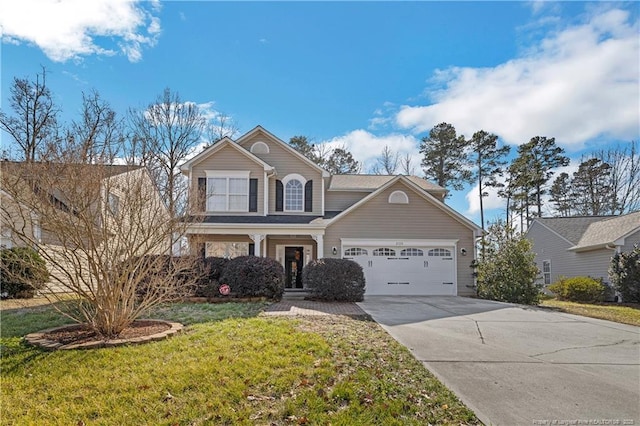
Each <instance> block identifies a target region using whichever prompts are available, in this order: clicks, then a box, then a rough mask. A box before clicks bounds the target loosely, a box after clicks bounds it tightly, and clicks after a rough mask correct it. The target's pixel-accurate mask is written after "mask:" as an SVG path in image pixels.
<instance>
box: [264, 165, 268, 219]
mask: <svg viewBox="0 0 640 426" xmlns="http://www.w3.org/2000/svg"><path fill="white" fill-rule="evenodd" d="M263 182H264V183H263V185H262V208H263V211H262V216H266V215H268V214H269V176H268V175H267V172H264V180H263Z"/></svg>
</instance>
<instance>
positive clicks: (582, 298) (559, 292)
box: [549, 277, 605, 303]
mask: <svg viewBox="0 0 640 426" xmlns="http://www.w3.org/2000/svg"><path fill="white" fill-rule="evenodd" d="M549 290H551V291H552V292H554V293H555V294H556V297H557V298H558V299H560V300H568V301H570V302H584V303H594V302H601V301H602V300H603V297H604V292H605V287H604V285H603V284H602V283H601V282H600V281H598V280H595V279H593V278H591V277H572V278H562V279H560V280H558V281H556V282H555V283H553V284H551V285H550V286H549Z"/></svg>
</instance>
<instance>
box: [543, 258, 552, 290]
mask: <svg viewBox="0 0 640 426" xmlns="http://www.w3.org/2000/svg"><path fill="white" fill-rule="evenodd" d="M545 263H548V264H549V272H548V274H549V282H546V280H545V274H547V272H545V271H544V264H545ZM541 272H542V283H543V284H544V285H549V284H551V276H552V274H551V259H543V260H542V271H541Z"/></svg>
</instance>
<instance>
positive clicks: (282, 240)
mask: <svg viewBox="0 0 640 426" xmlns="http://www.w3.org/2000/svg"><path fill="white" fill-rule="evenodd" d="M279 245H286V246H293V247H298V246H312V247H313V250H312V253H311V258H312V259H315V258H317V253H318V251H317V247H316V242H315V241H314V240H313V239H312V238H311V237H306V236H300V237H299V238H291V237H276V236H273V237H267V254H266V256H268V257H272V258H274V259H275V258H276V246H279Z"/></svg>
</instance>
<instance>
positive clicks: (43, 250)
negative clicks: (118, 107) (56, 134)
mask: <svg viewBox="0 0 640 426" xmlns="http://www.w3.org/2000/svg"><path fill="white" fill-rule="evenodd" d="M71 154H73V153H71ZM56 159H57V160H58V161H55V162H54V161H51V162H42V163H40V162H32V163H10V162H7V164H3V170H2V174H1V175H0V187H2V189H3V191H4V194H3V195H5V197H6V199H7V200H9V201H7V202H3V203H1V204H0V219H2V222H3V224H7V226H9V229H10V231H11V235H12V239H13V240H14V241H15V243H16V244H18V245H25V246H30V247H34V248H36V249H37V250H38V253H39V254H40V256H42V258H43V259H44V261H45V262H46V265H47V268H48V270H49V274H50V281H49V283H48V285H47V286H46V287H45V288H44V289H42V290H41V293H42V294H44V295H45V296H46V297H49V298H50V299H53V300H60V295H61V293H67V294H73V295H74V296H76V297H77V299H78V302H79V303H77V304H75V306H73V307H71V306H70V305H69V304H64V305H63V306H64V307H65V308H66V307H69V309H68V310H65V311H64V312H63V313H64V314H65V315H67V316H68V317H70V318H71V319H73V320H74V321H76V322H78V323H82V324H86V325H87V326H89V327H90V328H91V329H92V330H93V331H94V332H96V333H97V334H98V335H99V336H101V337H103V338H105V339H112V338H116V337H117V336H118V335H119V334H120V333H121V332H122V330H124V329H125V328H127V327H128V326H129V325H131V323H132V322H133V321H134V320H136V319H137V318H139V317H140V316H142V315H145V314H147V313H148V312H149V309H150V308H152V307H154V306H156V305H158V304H160V303H165V302H168V301H171V300H176V299H179V298H181V297H182V296H184V295H186V294H187V293H188V291H189V290H190V289H191V288H192V284H193V281H195V277H193V275H192V271H194V270H197V268H198V265H197V263H198V262H201V259H199V258H195V257H194V258H191V259H187V258H185V259H181V260H180V261H177V260H175V259H170V254H171V249H172V247H174V246H175V245H176V243H177V242H179V241H180V239H181V238H182V237H183V236H184V235H185V229H186V224H185V223H182V222H181V221H180V220H179V219H177V218H175V217H172V216H171V215H170V214H169V212H168V211H167V207H166V205H165V203H164V201H163V200H162V199H161V198H160V197H159V195H158V193H157V191H156V190H155V187H154V185H153V183H152V181H151V179H150V177H149V174H148V172H147V170H146V169H144V168H140V167H130V166H113V165H108V164H85V163H78V162H77V161H75V160H77V159H75V158H74V157H65V156H60V157H56ZM3 201H4V199H3ZM38 229H39V230H41V231H40V232H36V231H37V230H38ZM185 277H190V278H188V280H187V281H188V282H185ZM61 309H62V308H61Z"/></svg>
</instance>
